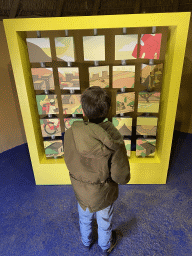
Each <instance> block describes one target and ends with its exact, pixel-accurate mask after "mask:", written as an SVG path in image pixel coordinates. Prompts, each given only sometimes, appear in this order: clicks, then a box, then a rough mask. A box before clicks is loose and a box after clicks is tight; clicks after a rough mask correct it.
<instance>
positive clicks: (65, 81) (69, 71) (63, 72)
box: [58, 67, 80, 90]
mask: <svg viewBox="0 0 192 256" xmlns="http://www.w3.org/2000/svg"><path fill="white" fill-rule="evenodd" d="M58 74H59V85H60V88H61V89H69V90H71V89H74V90H80V81H79V68H72V67H67V68H58Z"/></svg>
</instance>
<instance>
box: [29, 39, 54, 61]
mask: <svg viewBox="0 0 192 256" xmlns="http://www.w3.org/2000/svg"><path fill="white" fill-rule="evenodd" d="M26 41H27V47H28V54H29V61H30V62H51V61H52V57H51V49H50V40H49V38H48V37H46V38H26Z"/></svg>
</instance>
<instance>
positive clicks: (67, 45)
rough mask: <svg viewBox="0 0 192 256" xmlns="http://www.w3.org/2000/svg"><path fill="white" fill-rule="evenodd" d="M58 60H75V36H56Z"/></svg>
mask: <svg viewBox="0 0 192 256" xmlns="http://www.w3.org/2000/svg"><path fill="white" fill-rule="evenodd" d="M55 49H56V56H57V61H66V62H74V61H75V58H74V40H73V37H55Z"/></svg>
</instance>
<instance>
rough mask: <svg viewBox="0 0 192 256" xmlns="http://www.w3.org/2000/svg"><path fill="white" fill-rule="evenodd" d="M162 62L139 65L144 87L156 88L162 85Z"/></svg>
mask: <svg viewBox="0 0 192 256" xmlns="http://www.w3.org/2000/svg"><path fill="white" fill-rule="evenodd" d="M162 79H163V63H160V64H157V65H146V64H142V65H141V84H142V85H143V86H144V87H145V89H147V88H149V89H152V88H156V87H160V86H161V85H162Z"/></svg>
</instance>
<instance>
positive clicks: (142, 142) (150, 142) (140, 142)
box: [136, 139, 156, 157]
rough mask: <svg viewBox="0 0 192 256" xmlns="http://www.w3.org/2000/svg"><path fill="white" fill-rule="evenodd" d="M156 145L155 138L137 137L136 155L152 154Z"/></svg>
mask: <svg viewBox="0 0 192 256" xmlns="http://www.w3.org/2000/svg"><path fill="white" fill-rule="evenodd" d="M155 147H156V139H137V140H136V156H142V157H146V156H154V155H155Z"/></svg>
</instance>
